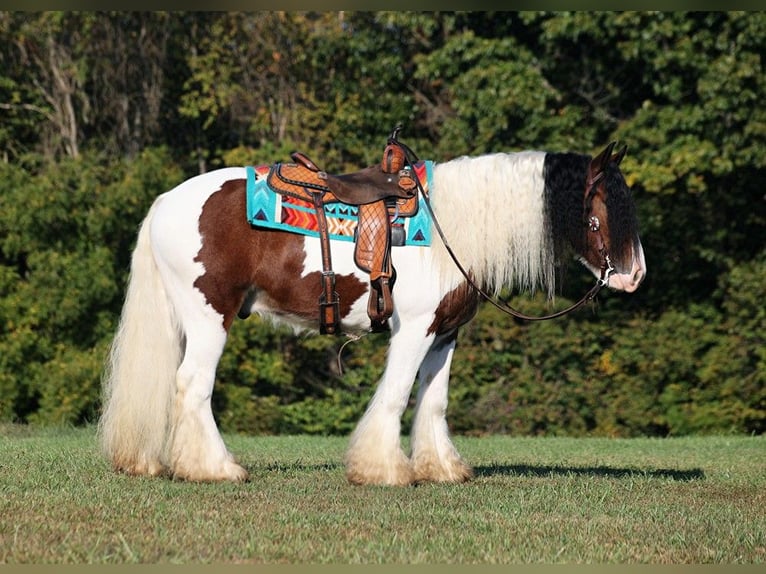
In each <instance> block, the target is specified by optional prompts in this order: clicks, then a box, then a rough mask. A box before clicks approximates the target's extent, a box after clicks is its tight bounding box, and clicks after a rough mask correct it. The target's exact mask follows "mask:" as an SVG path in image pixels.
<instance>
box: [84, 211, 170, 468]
mask: <svg viewBox="0 0 766 574" xmlns="http://www.w3.org/2000/svg"><path fill="white" fill-rule="evenodd" d="M159 201H160V200H157V201H156V202H155V203H154V205H153V206H152V208H151V209H150V210H149V213H148V214H147V216H146V218H145V219H144V221H143V223H142V224H141V228H140V230H139V232H138V240H137V242H136V247H135V249H134V251H133V257H132V262H131V268H130V279H129V282H128V288H127V293H126V296H125V303H124V305H123V309H122V316H121V317H120V322H119V326H118V328H117V332H116V335H115V337H114V341H113V342H112V346H111V349H110V352H109V357H108V360H107V364H106V368H105V372H104V379H103V407H102V415H101V419H100V422H99V439H100V442H101V448H102V450H103V452H104V454H105V455H106V456H107V457H108V458H109V459H110V460H111V461H112V464H113V465H114V467H115V468H116V469H118V470H122V471H125V472H128V473H131V474H152V475H154V474H159V473H161V472H163V469H164V467H165V466H166V463H167V449H168V444H167V443H168V436H169V431H170V421H171V417H172V408H173V397H174V392H175V376H176V370H177V369H178V366H179V364H180V361H181V346H182V339H181V337H182V336H181V333H180V331H179V328H178V326H177V322H176V320H175V319H174V313H173V310H172V307H171V305H170V303H169V301H168V298H167V295H166V290H165V287H164V285H163V283H162V278H161V276H160V273H159V269H158V268H157V264H156V262H155V259H154V255H153V252H152V245H151V239H150V227H151V222H152V217H153V215H154V212H155V209H156V206H157V205H158V203H159Z"/></svg>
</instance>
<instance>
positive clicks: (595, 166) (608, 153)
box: [590, 142, 617, 180]
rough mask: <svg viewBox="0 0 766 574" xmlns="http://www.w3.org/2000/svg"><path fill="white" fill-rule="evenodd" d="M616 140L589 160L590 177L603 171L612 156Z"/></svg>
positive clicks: (594, 176)
mask: <svg viewBox="0 0 766 574" xmlns="http://www.w3.org/2000/svg"><path fill="white" fill-rule="evenodd" d="M616 144H617V142H612V143H610V144H609V145H608V146H606V147H605V148H604V151H602V152H601V153H600V154H598V155H597V156H596V157H594V158H593V159H592V160H590V179H591V180H593V179H595V178H596V177H597V176H598V175H599V174H601V173H603V171H604V169H606V166H607V164H608V163H609V160H610V158H611V157H612V150H613V149H614V146H615V145H616Z"/></svg>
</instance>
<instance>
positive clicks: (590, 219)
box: [388, 126, 614, 321]
mask: <svg viewBox="0 0 766 574" xmlns="http://www.w3.org/2000/svg"><path fill="white" fill-rule="evenodd" d="M400 129H401V128H400V126H397V128H396V129H394V131H393V133H392V134H391V136H390V137H389V139H388V143H389V144H395V145H398V146H399V147H401V148H402V150H403V151H404V155H405V158H406V159H405V163H406V164H408V165H410V166H411V165H412V164H413V163H414V162H416V161H417V160H418V158H417V156H416V155H415V154H414V152H413V151H412V150H411V149H410V148H409V147H408V146H407V145H405V144H404V143H402V142H400V141H398V140H397V134H398V132H399V130H400ZM603 177H604V172H599V173H597V174H596V175H594V176H592V175H591V174H590V168H588V178H587V181H586V193H585V198H584V201H583V203H584V205H583V213H584V214H585V225H587V227H588V231H589V232H590V233H593V234H595V238H596V247H597V249H598V253H599V255H600V256H601V276H600V277H599V278H598V279H597V280H596V284H595V285H594V286H593V287H591V289H590V290H589V291H588V292H587V293H586V294H585V295H583V296H582V298H581V299H580V300H579V301H577V302H576V303H574V304H573V305H570V306H569V307H567V308H566V309H562V310H561V311H557V312H556V313H551V314H550V315H542V316H531V315H526V314H524V313H522V312H521V311H517V310H516V309H514V308H513V307H511V306H510V305H509V304H508V302H507V301H502V300H499V299H496V298H495V297H492V296H491V295H489V294H488V293H487V292H486V291H484V289H482V288H481V287H480V286H479V285H477V284H476V282H475V281H474V280H473V279H472V278H471V276H470V273H468V272H467V271H466V270H465V268H464V267H463V266H462V265H461V264H460V261H458V258H457V256H456V255H455V252H454V251H453V250H452V247H450V245H449V242H448V241H447V238H446V237H445V235H444V232H443V231H442V228H441V226H440V225H439V221H438V220H437V219H436V215H435V214H434V212H433V209H432V208H431V201H430V198H429V197H428V193H427V192H426V191H425V190H424V189H423V186H422V185H421V184H420V181H418V180H417V178H415V179H416V183H417V186H418V191H420V193H421V194H422V196H423V199H424V201H425V204H426V207H427V208H428V213H429V214H430V215H431V219H432V221H433V222H434V227H435V228H436V231H437V232H438V233H439V237H441V240H442V243H444V247H445V248H446V250H447V253H449V255H450V257H451V258H452V261H454V263H455V265H457V268H458V269H459V270H460V273H462V274H463V277H465V280H466V281H467V282H468V284H469V285H470V286H471V287H472V288H473V289H475V290H476V292H477V293H479V295H481V296H482V297H484V299H486V300H487V301H489V302H490V303H491V304H492V305H494V306H495V307H497V308H498V309H499V310H500V311H502V312H503V313H506V314H508V315H512V316H513V317H516V318H517V319H522V320H524V321H546V320H548V319H555V318H556V317H561V316H562V315H566V314H567V313H570V312H572V311H574V310H575V309H578V308H580V307H582V306H583V305H584V304H585V303H587V302H589V301H592V300H593V299H595V297H596V295H597V294H598V292H599V291H600V290H601V288H602V287H605V286H606V285H608V284H609V276H610V275H611V274H612V272H613V271H614V267H613V266H612V260H611V258H610V257H609V251H608V249H607V247H606V243H605V242H604V238H603V237H602V235H601V222H600V221H599V219H598V217H597V216H595V215H593V214H592V210H593V208H592V205H591V204H592V199H593V196H594V195H595V193H596V191H597V188H596V184H597V183H598V182H599V181H600V180H601V179H603Z"/></svg>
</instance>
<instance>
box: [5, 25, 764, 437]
mask: <svg viewBox="0 0 766 574" xmlns="http://www.w3.org/2000/svg"><path fill="white" fill-rule="evenodd" d="M765 44H766V14H764V13H760V12H459V13H454V12H248V13H239V12H0V117H2V122H0V152H1V154H2V155H0V420H9V421H16V422H28V423H36V424H54V423H55V424H60V423H66V424H86V423H89V422H93V421H95V419H96V418H97V416H98V409H99V387H100V374H101V369H102V366H103V360H104V356H105V354H106V349H107V348H108V345H109V342H110V340H111V337H112V335H113V332H114V329H115V327H116V322H117V319H118V316H119V311H120V308H121V303H122V298H123V296H124V288H125V284H126V279H127V272H128V264H129V260H130V253H131V250H132V247H133V244H134V242H135V233H136V230H137V227H138V224H139V223H140V221H141V220H142V219H143V217H144V215H145V213H146V211H147V209H148V207H149V205H150V204H151V202H152V201H153V199H154V198H155V197H156V196H157V195H159V194H160V193H162V192H164V191H166V190H167V189H170V188H171V187H173V186H175V185H176V184H177V183H179V182H180V181H182V180H183V179H186V178H188V177H190V176H192V175H194V174H196V173H200V172H203V171H208V170H211V169H214V168H217V167H221V166H224V165H245V164H258V163H273V162H274V161H284V160H286V159H287V158H288V157H289V152H290V151H292V150H295V149H300V150H301V151H303V152H305V153H306V154H307V155H309V156H310V157H312V158H315V159H316V160H318V161H321V163H322V164H323V166H324V167H325V168H326V169H328V170H331V171H336V172H342V171H352V170H356V169H359V168H361V167H364V166H367V165H370V164H372V163H374V162H377V161H378V159H379V155H380V152H381V150H382V146H383V144H384V142H385V138H386V136H387V135H388V133H389V132H390V131H391V129H392V128H393V127H394V126H395V125H396V124H397V123H400V122H401V123H402V124H403V125H404V130H403V132H402V134H401V138H402V139H403V141H405V142H406V143H407V144H408V145H409V146H410V147H412V148H413V149H414V150H415V151H416V152H417V153H418V155H419V156H420V157H422V158H429V159H434V160H436V161H440V160H447V159H450V158H452V157H456V156H458V155H463V154H470V155H476V154H481V153H487V152H494V151H517V150H522V149H546V150H551V151H565V150H567V151H578V152H584V153H591V154H592V153H595V152H597V151H599V150H600V149H602V148H603V147H604V145H605V144H606V143H608V142H609V141H612V140H618V141H620V142H623V143H626V144H627V145H628V156H627V158H626V159H625V161H624V162H623V164H622V168H623V171H624V173H625V174H626V176H627V178H628V182H629V183H630V185H631V186H632V188H633V192H634V197H635V200H636V204H637V208H638V211H639V219H640V224H641V231H642V241H643V244H644V249H645V252H646V256H647V264H648V270H649V273H648V277H647V279H646V281H645V282H644V284H643V285H642V287H641V288H640V289H639V291H638V292H637V293H635V294H631V295H624V294H619V293H607V294H605V295H603V296H600V297H599V300H598V302H597V303H596V304H595V305H593V306H592V307H590V308H586V309H585V310H582V311H579V312H578V313H576V314H575V315H573V316H569V317H566V318H563V319H558V320H555V321H550V322H544V323H536V324H523V323H518V322H515V321H513V320H511V319H509V318H508V317H506V316H504V315H502V314H500V313H499V312H498V311H497V310H496V309H494V308H492V307H491V306H488V305H487V306H482V308H481V309H480V312H479V315H478V317H477V318H476V319H475V320H474V321H473V322H472V323H471V324H470V325H469V326H467V327H466V328H465V329H464V330H463V332H462V333H461V335H460V340H459V347H458V350H457V351H456V355H455V360H454V365H453V376H452V385H451V396H450V420H451V423H452V426H453V432H458V433H484V432H502V433H512V434H571V435H604V436H634V435H652V436H665V435H670V434H673V435H678V434H690V433H720V432H734V433H762V432H763V431H764V427H765V426H766V390H765V389H766V384H765V383H766V363H765V361H766V351H764V349H766V345H765V344H764V333H766V310H764V304H763V300H764V295H766V289H765V287H764V286H765V285H766V249H765V248H764V230H765V229H766V198H765V196H764V192H763V181H764V179H765V178H764V176H765V175H766V172H765V170H764V167H766V107H765V106H764V104H763V94H764V93H766V79H765V78H766V74H764V69H763V54H764V53H766V50H764V47H765ZM566 276H567V280H566V282H565V283H564V284H563V286H562V290H561V293H560V294H559V295H558V296H557V298H556V302H555V305H556V306H562V307H563V306H564V305H565V304H566V303H567V302H571V301H573V300H576V299H577V298H579V296H580V295H581V293H582V292H583V291H584V289H586V288H587V287H589V285H590V283H589V279H587V278H586V276H585V275H584V273H583V272H582V271H581V270H579V269H578V267H577V266H576V265H574V264H573V266H572V267H571V268H570V269H567V270H566ZM508 295H509V296H510V297H512V302H514V303H515V304H516V305H517V306H518V307H521V308H523V309H525V310H527V311H528V312H534V311H538V312H543V311H549V310H550V305H549V304H548V303H546V302H545V301H543V300H542V299H541V298H540V297H539V296H530V295H528V294H523V293H510V294H508ZM342 342H343V341H339V340H338V339H335V338H332V337H320V336H301V337H294V336H293V335H292V334H291V333H288V332H284V331H282V330H279V329H274V328H272V327H271V326H268V325H264V324H262V323H261V322H259V320H257V319H253V318H251V319H248V320H247V321H244V322H239V323H237V324H235V326H234V328H233V330H232V335H231V338H230V341H229V343H228V346H227V349H226V351H225V353H224V357H223V358H222V360H221V364H220V367H219V371H218V378H217V382H216V391H215V395H214V402H215V413H216V416H217V417H218V419H219V421H220V423H221V426H222V428H223V429H225V430H229V431H242V432H251V433H257V432H263V433H288V432H289V433H298V432H303V433H345V432H348V431H349V430H350V428H351V426H352V425H353V424H354V422H355V421H356V420H357V419H358V418H359V416H360V415H361V411H362V409H363V408H364V406H365V404H366V402H367V400H368V399H369V397H370V396H371V394H372V391H373V387H374V383H375V381H376V380H377V378H378V377H379V375H380V372H381V369H382V365H383V359H384V356H385V348H386V336H385V335H378V334H375V335H372V334H371V335H368V336H366V337H363V338H362V339H360V340H359V341H355V342H354V343H352V344H350V345H348V346H346V347H343V349H341V348H340V345H341V343H342ZM339 360H340V365H341V367H342V368H339Z"/></svg>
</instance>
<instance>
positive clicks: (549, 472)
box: [474, 464, 705, 481]
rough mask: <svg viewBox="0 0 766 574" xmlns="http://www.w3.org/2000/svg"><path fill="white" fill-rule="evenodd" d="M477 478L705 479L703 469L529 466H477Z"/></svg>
mask: <svg viewBox="0 0 766 574" xmlns="http://www.w3.org/2000/svg"><path fill="white" fill-rule="evenodd" d="M474 473H475V475H476V476H498V475H501V476H533V477H550V476H566V475H587V476H599V477H606V478H626V477H636V478H642V477H645V478H665V479H670V480H678V481H691V480H701V479H703V478H705V473H704V472H703V471H702V469H699V468H693V469H690V470H676V469H665V468H660V469H651V470H641V469H637V468H613V467H610V466H574V467H573V466H536V465H527V464H518V465H490V466H477V467H476V468H474Z"/></svg>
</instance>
